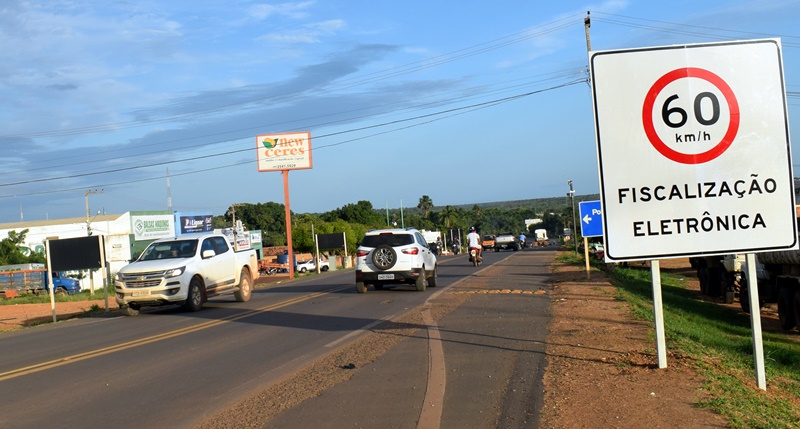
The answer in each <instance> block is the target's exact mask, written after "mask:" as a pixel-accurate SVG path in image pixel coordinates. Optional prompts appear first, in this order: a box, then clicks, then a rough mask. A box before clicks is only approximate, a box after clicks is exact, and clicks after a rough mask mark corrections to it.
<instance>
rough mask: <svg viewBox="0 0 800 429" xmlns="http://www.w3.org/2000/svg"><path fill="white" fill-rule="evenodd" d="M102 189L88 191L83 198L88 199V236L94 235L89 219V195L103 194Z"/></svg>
mask: <svg viewBox="0 0 800 429" xmlns="http://www.w3.org/2000/svg"><path fill="white" fill-rule="evenodd" d="M102 193H103V190H102V189H99V190H98V189H95V190H91V191H86V192H84V193H83V197H84V198H85V199H86V235H92V228H91V225H90V223H91V220H90V219H89V194H102Z"/></svg>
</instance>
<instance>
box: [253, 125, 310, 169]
mask: <svg viewBox="0 0 800 429" xmlns="http://www.w3.org/2000/svg"><path fill="white" fill-rule="evenodd" d="M256 156H257V157H258V171H281V170H301V169H307V168H311V165H312V162H311V133H310V132H297V133H281V134H261V135H258V136H256Z"/></svg>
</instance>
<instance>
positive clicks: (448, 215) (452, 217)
mask: <svg viewBox="0 0 800 429" xmlns="http://www.w3.org/2000/svg"><path fill="white" fill-rule="evenodd" d="M457 219H458V209H456V208H455V207H453V206H447V207H445V208H444V210H442V220H443V221H444V227H445V228H446V229H450V227H452V226H453V223H455V221H456V220H457Z"/></svg>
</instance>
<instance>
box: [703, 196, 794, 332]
mask: <svg viewBox="0 0 800 429" xmlns="http://www.w3.org/2000/svg"><path fill="white" fill-rule="evenodd" d="M797 212H798V220H799V221H800V209H798V210H797ZM755 260H756V277H757V282H758V299H759V303H758V304H759V307H761V306H763V305H764V304H766V303H777V304H778V319H779V321H780V325H781V328H783V329H785V330H787V331H788V330H790V329H792V328H794V327H795V326H797V327H799V328H800V250H784V251H776V252H763V253H757V254H756V255H755ZM690 262H691V263H692V267H694V268H695V269H696V270H697V277H698V278H699V280H700V292H701V293H702V294H704V295H708V296H712V297H722V298H723V299H724V300H725V302H727V303H732V302H733V301H734V299H735V297H736V295H738V296H739V303H740V305H741V307H742V310H743V311H744V312H747V313H749V312H750V295H749V292H748V287H749V284H750V283H751V282H749V281H748V278H747V275H748V268H747V263H746V257H745V255H744V254H735V255H718V256H703V257H695V258H690Z"/></svg>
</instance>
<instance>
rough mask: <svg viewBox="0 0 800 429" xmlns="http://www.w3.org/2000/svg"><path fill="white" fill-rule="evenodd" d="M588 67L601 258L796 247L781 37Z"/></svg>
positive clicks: (633, 52) (612, 58) (611, 56)
mask: <svg viewBox="0 0 800 429" xmlns="http://www.w3.org/2000/svg"><path fill="white" fill-rule="evenodd" d="M590 63H591V75H592V89H593V101H594V112H595V127H596V135H597V152H598V167H599V172H600V193H601V203H602V212H603V230H604V234H605V250H606V260H608V261H619V260H645V259H660V258H669V257H682V256H692V255H701V254H708V255H711V254H726V253H749V252H759V251H768V250H783V249H791V248H797V232H796V223H795V201H794V187H793V183H792V182H793V179H792V161H791V150H790V143H789V125H788V116H787V109H786V98H785V94H786V91H785V85H784V79H783V65H782V57H781V45H780V41H779V40H775V39H768V40H750V41H739V42H727V43H709V44H697V45H681V46H663V47H651V48H640V49H628V50H618V51H597V52H591V53H590Z"/></svg>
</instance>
